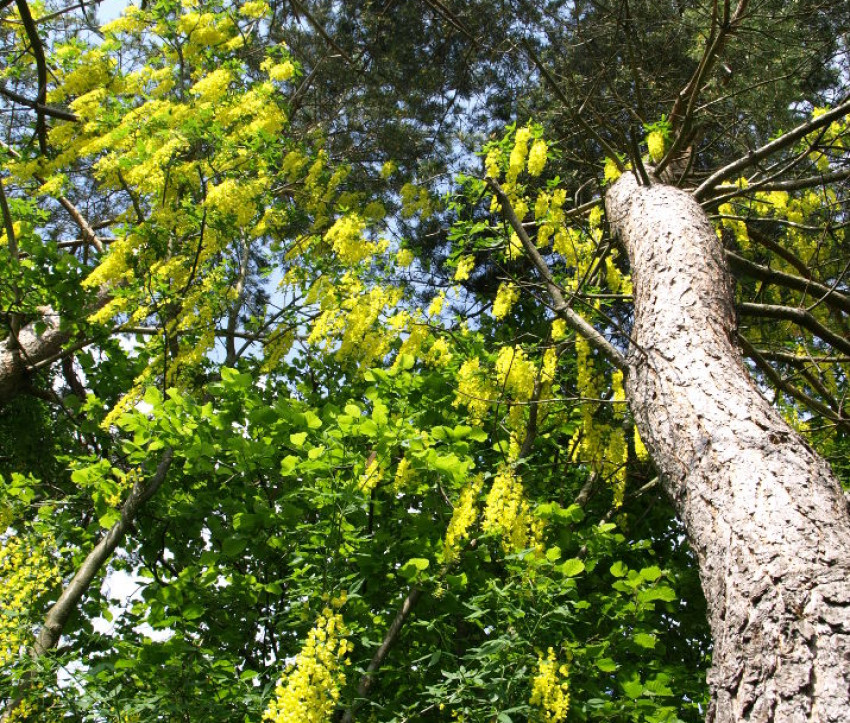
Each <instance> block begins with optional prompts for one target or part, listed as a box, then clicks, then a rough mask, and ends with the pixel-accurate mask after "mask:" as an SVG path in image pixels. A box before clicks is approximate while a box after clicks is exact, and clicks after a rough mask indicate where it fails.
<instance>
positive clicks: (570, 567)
mask: <svg viewBox="0 0 850 723" xmlns="http://www.w3.org/2000/svg"><path fill="white" fill-rule="evenodd" d="M558 570H559V571H560V573H561V574H562V575H563V576H564V577H575V576H576V575H578V574H580V573H582V572H584V563H583V562H582V561H581V560H579V559H578V558H577V557H573V558H570V559H569V560H564V562H563V563H562V564H561V565H559V566H558Z"/></svg>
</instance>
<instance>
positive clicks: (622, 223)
mask: <svg viewBox="0 0 850 723" xmlns="http://www.w3.org/2000/svg"><path fill="white" fill-rule="evenodd" d="M606 205H607V211H608V220H609V222H610V224H611V227H612V231H613V232H614V233H615V234H616V235H618V236H619V238H620V239H621V241H622V242H623V244H624V245H625V247H626V249H627V251H628V254H629V258H630V260H631V267H632V274H633V282H634V297H635V320H634V329H633V332H632V344H631V349H630V351H629V380H628V395H629V402H630V405H631V409H632V412H633V414H634V417H635V422H636V424H637V427H638V430H639V431H640V434H641V437H642V438H643V440H644V441H645V443H646V446H647V447H648V448H649V450H650V452H651V453H652V457H653V459H654V460H655V462H656V464H657V466H658V468H659V471H660V473H661V477H662V480H663V482H664V485H665V489H666V491H667V493H668V495H669V496H670V498H671V500H672V501H673V504H674V506H675V508H676V510H677V512H678V515H679V518H680V519H681V521H682V522H683V523H684V525H685V529H686V531H687V535H688V540H689V542H690V544H691V546H692V547H693V550H694V552H695V553H696V556H697V559H698V561H699V567H700V576H701V579H702V587H703V591H704V592H705V597H706V600H707V602H708V609H709V622H710V624H711V631H712V637H713V641H714V653H713V662H712V667H711V670H710V671H709V675H708V681H709V685H710V688H711V705H710V708H709V710H708V712H707V716H706V719H707V720H708V721H709V722H710V723H727V722H729V721H742V720H748V721H777V722H778V721H783V722H785V721H794V722H795V723H796V722H800V721H819V722H821V723H825V722H827V721H830V722H831V723H839V722H842V723H843V722H846V721H847V720H850V516H848V513H847V508H846V506H845V502H844V497H843V494H842V491H841V488H840V485H839V484H838V481H837V480H836V479H835V477H834V476H833V474H832V472H831V470H830V469H829V466H828V465H827V464H826V462H824V460H822V459H821V458H820V457H819V456H818V455H817V454H816V453H815V452H814V451H813V450H812V449H811V448H810V447H809V446H808V445H807V444H806V442H805V441H804V440H803V439H802V438H801V437H800V436H799V435H798V434H797V433H796V432H795V431H794V430H793V429H792V428H791V427H790V426H789V425H788V424H786V422H785V421H784V420H783V419H782V417H781V416H780V415H779V414H778V413H777V412H776V410H774V409H773V408H772V407H771V406H770V405H769V404H768V403H767V401H766V400H765V399H764V398H763V397H762V396H761V394H760V393H759V391H758V389H757V388H756V386H755V384H754V383H753V381H752V380H751V379H750V377H749V376H748V374H747V372H746V369H745V368H744V364H743V361H742V358H741V355H740V353H739V351H738V349H737V347H736V345H735V343H734V338H735V314H734V310H733V285H732V280H731V277H730V275H729V273H728V272H727V270H726V266H725V261H724V254H723V248H722V246H721V244H720V241H719V240H718V238H717V235H716V234H715V232H714V230H713V229H712V227H711V225H710V223H709V221H708V219H707V217H706V216H705V214H704V212H703V211H702V208H701V207H700V206H699V205H698V204H697V203H696V202H695V201H694V200H693V198H691V197H690V196H689V195H688V194H687V193H684V192H682V191H680V190H678V189H675V188H672V187H670V186H665V185H662V184H657V185H653V186H651V187H642V186H639V185H638V184H637V183H636V181H635V179H634V177H633V176H632V174H630V173H626V174H624V175H623V177H622V178H621V179H620V180H618V181H617V182H616V183H615V184H614V185H613V186H612V187H611V188H610V189H609V190H608V193H607V195H606Z"/></svg>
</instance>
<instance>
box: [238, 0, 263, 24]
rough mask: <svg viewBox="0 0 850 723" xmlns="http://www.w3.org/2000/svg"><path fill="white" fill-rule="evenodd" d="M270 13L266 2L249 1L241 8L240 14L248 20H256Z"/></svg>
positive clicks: (260, 0) (261, 0)
mask: <svg viewBox="0 0 850 723" xmlns="http://www.w3.org/2000/svg"><path fill="white" fill-rule="evenodd" d="M268 13H269V5H268V3H266V2H265V1H264V0H248V2H246V3H245V4H244V5H243V6H242V7H241V8H239V14H240V15H242V16H243V17H246V18H252V19H254V20H256V19H257V18H261V17H263V16H264V15H267V14H268Z"/></svg>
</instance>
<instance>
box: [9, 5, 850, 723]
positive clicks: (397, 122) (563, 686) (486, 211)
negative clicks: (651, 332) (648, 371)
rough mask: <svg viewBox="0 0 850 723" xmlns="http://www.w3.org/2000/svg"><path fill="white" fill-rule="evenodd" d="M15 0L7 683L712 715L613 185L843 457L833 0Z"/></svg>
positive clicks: (66, 704) (703, 649)
mask: <svg viewBox="0 0 850 723" xmlns="http://www.w3.org/2000/svg"><path fill="white" fill-rule="evenodd" d="M0 10H2V17H0V21H2V25H0V33H2V57H3V65H2V68H0V109H2V139H0V144H2V145H0V164H2V165H0V169H1V170H0V211H2V220H3V232H2V235H0V302H2V303H0V703H2V705H3V711H4V712H3V713H2V715H3V718H2V720H3V721H17V720H39V721H66V720H67V721H113V720H114V721H149V720H159V721H179V720H192V721H195V720H197V721H236V720H240V721H241V720H245V721H249V720H251V721H256V720H270V721H274V722H275V723H279V722H282V721H351V720H369V721H372V720H374V721H387V722H389V721H396V722H398V723H401V722H402V721H415V720H461V721H468V722H469V723H473V722H477V721H481V722H482V723H483V722H484V721H499V722H500V723H510V721H526V720H527V721H566V720H574V721H596V720H598V721H603V720H604V721H624V722H625V721H648V722H651V723H661V722H664V721H669V722H671V723H672V722H674V721H684V722H689V721H697V720H702V719H703V718H704V717H705V716H706V712H707V711H708V710H709V705H710V700H711V692H710V689H709V685H708V683H707V682H706V671H707V670H708V668H709V666H710V664H711V656H712V649H713V644H712V633H711V630H710V628H709V623H708V617H709V612H708V611H707V606H706V600H705V598H704V596H703V592H702V589H701V581H700V570H699V566H698V564H697V559H698V557H699V551H698V552H697V554H695V553H694V552H693V551H692V548H691V546H690V545H689V543H688V539H687V534H688V531H687V530H686V529H685V527H683V525H682V523H681V522H680V521H679V518H677V514H676V511H675V509H676V508H675V502H676V501H675V500H674V501H673V503H671V502H670V501H669V500H668V498H667V497H666V496H665V495H664V494H663V491H662V487H664V484H663V483H664V479H663V475H662V478H661V479H660V478H659V468H660V466H661V465H660V464H659V460H658V459H656V460H655V461H653V454H652V453H651V452H650V451H648V450H647V445H645V444H644V441H643V440H642V438H641V434H640V433H638V431H637V429H636V427H635V422H634V418H633V412H634V411H635V410H634V405H635V401H634V400H633V399H632V398H630V397H628V394H629V392H628V384H627V377H628V375H629V373H630V372H629V365H628V361H627V351H628V350H629V349H630V348H631V349H632V350H634V348H635V347H634V343H635V340H634V339H633V338H632V336H633V335H632V332H633V323H634V319H635V309H634V296H635V295H634V284H635V282H636V280H633V278H632V270H633V269H632V265H631V261H630V257H629V253H628V251H627V249H626V248H625V245H624V243H623V241H622V240H621V239H620V238H619V237H618V236H617V235H616V234H615V233H613V232H612V227H613V226H615V225H616V222H617V220H616V219H612V218H609V213H610V211H606V206H605V202H604V198H605V193H606V191H608V190H609V189H611V188H612V186H613V185H614V184H615V183H617V181H618V179H620V178H621V177H623V176H624V174H625V177H626V178H627V177H628V176H635V177H636V178H637V179H638V180H639V181H640V182H641V183H643V184H645V185H646V186H651V185H652V184H662V183H667V184H672V185H674V186H678V187H679V188H680V189H684V190H685V191H687V192H688V193H689V194H690V195H691V196H692V197H693V198H694V199H696V201H698V202H699V203H700V204H701V206H702V208H703V209H704V211H705V213H706V214H707V215H708V218H709V219H710V221H711V223H712V224H713V228H714V230H715V231H716V234H717V236H718V237H719V238H720V240H721V241H722V254H723V256H724V257H725V262H726V264H727V265H728V267H729V269H730V270H731V272H732V274H733V275H734V303H735V312H736V314H737V316H738V329H737V335H736V336H735V337H734V343H735V344H736V345H737V346H738V347H739V348H740V349H741V351H742V352H743V356H744V358H745V359H746V366H747V369H748V370H749V373H750V374H751V375H752V377H753V379H754V380H755V383H756V385H757V386H758V389H759V390H760V393H761V394H762V395H764V396H765V397H766V398H767V399H768V400H769V402H770V403H771V404H772V405H773V407H774V408H775V409H776V410H778V412H779V413H781V415H782V416H783V417H784V418H785V419H786V420H787V422H788V423H789V424H790V425H791V427H793V429H794V430H796V432H797V433H798V434H799V435H801V436H802V438H803V439H805V443H806V444H807V445H810V446H811V447H812V448H814V449H816V450H817V451H818V452H819V453H820V454H821V455H822V456H823V457H825V458H826V459H827V460H828V461H829V462H830V463H831V465H832V468H833V470H834V471H835V472H836V474H837V475H838V477H839V478H840V479H841V481H842V482H843V483H845V484H850V477H848V471H850V442H848V431H850V416H848V406H847V399H846V395H847V392H848V388H847V373H848V362H850V342H848V341H847V339H848V313H849V312H850V285H848V278H847V273H848V270H850V254H848V241H847V234H846V229H847V225H848V207H847V203H848V196H847V194H848V179H850V164H849V163H848V155H847V143H848V139H850V130H849V129H848V120H850V115H848V114H850V96H848V78H850V65H848V56H847V50H848V49H847V42H848V37H850V36H848V34H847V33H848V28H850V8H848V7H847V6H846V4H845V3H841V2H822V1H818V2H815V1H814V0H795V1H794V2H774V1H773V0H765V1H764V2H753V1H751V2H747V1H746V0H739V2H737V3H729V2H727V3H721V2H707V1H702V0H677V1H676V2H650V1H648V0H646V1H644V0H637V1H632V2H628V1H627V0H616V1H615V2H585V1H584V0H575V1H574V2H569V3H567V2H548V1H546V2H544V1H543V0H540V1H538V2H518V3H503V2H495V1H493V0H487V1H485V0H476V1H474V2H467V3H452V2H444V1H441V0H423V1H422V2H394V1H393V0H384V1H382V2H377V1H371V0H370V1H364V2H345V3H337V2H326V1H316V2H313V1H309V0H287V1H286V2H284V1H283V0H280V1H277V0H275V1H273V2H266V1H265V0H247V1H246V2H225V1H224V0H182V1H181V2H176V1H175V0H147V1H146V2H142V3H141V4H140V5H128V6H127V8H126V9H125V10H124V11H123V13H122V14H121V16H120V17H118V18H117V19H115V20H113V21H111V22H109V23H107V24H105V25H101V24H100V23H99V21H98V19H97V11H96V8H95V7H89V6H78V5H67V6H66V5H64V4H62V3H59V2H53V0H49V1H48V2H45V3H36V2H30V1H28V0H14V1H12V0H0ZM731 280H732V279H731V277H730V281H731ZM629 403H631V404H632V410H631V411H630V408H629ZM636 416H637V415H636V414H635V417H636ZM648 445H649V446H650V448H651V449H652V451H653V452H654V451H655V448H654V447H653V444H652V443H651V442H648ZM668 492H669V489H668ZM843 514H844V515H845V516H846V510H844V511H843ZM680 517H681V515H680ZM844 552H846V550H845V551H844ZM703 572H704V571H703Z"/></svg>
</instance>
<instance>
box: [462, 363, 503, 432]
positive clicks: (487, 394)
mask: <svg viewBox="0 0 850 723" xmlns="http://www.w3.org/2000/svg"><path fill="white" fill-rule="evenodd" d="M493 395H494V392H493V389H492V387H491V386H490V384H489V383H488V382H487V379H486V377H485V375H484V373H483V370H482V369H481V360H480V359H479V358H478V357H472V358H470V359H467V360H466V361H465V362H464V363H463V364H461V367H460V369H459V370H458V373H457V394H456V395H455V400H454V402H453V404H454V406H456V407H459V406H460V405H461V404H463V405H465V406H466V407H467V409H469V413H470V416H471V417H472V421H473V422H474V421H476V420H481V419H484V418H485V417H486V416H487V413H488V412H489V410H490V404H491V402H492V400H493Z"/></svg>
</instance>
